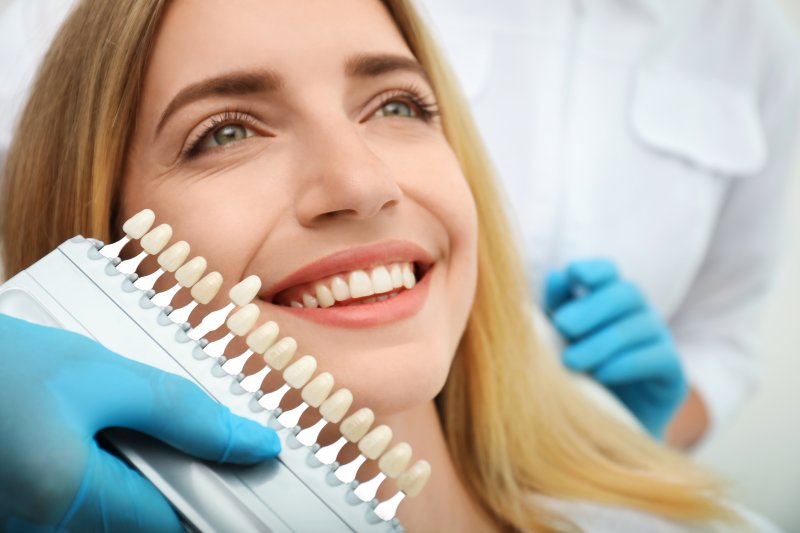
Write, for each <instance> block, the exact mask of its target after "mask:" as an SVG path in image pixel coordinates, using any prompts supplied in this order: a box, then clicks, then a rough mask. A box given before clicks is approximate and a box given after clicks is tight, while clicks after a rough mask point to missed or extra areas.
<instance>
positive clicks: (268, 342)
mask: <svg viewBox="0 0 800 533" xmlns="http://www.w3.org/2000/svg"><path fill="white" fill-rule="evenodd" d="M251 305H255V304H251ZM279 332H280V329H279V328H278V324H276V323H275V322H273V321H271V320H270V321H269V322H265V323H264V324H261V325H260V326H258V327H257V328H256V329H254V330H253V331H252V332H251V333H250V335H248V336H247V339H246V340H245V342H247V347H248V348H250V349H251V350H253V352H255V353H260V354H263V353H264V352H266V351H267V349H268V348H269V347H270V346H272V343H274V342H275V339H277V338H278V333H279Z"/></svg>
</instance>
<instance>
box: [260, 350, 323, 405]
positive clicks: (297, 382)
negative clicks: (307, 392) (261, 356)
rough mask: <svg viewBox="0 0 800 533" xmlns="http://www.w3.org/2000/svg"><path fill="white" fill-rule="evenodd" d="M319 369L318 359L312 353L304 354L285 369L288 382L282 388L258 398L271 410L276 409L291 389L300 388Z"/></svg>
mask: <svg viewBox="0 0 800 533" xmlns="http://www.w3.org/2000/svg"><path fill="white" fill-rule="evenodd" d="M316 370H317V360H316V359H314V357H313V356H311V355H304V356H303V357H301V358H300V359H298V360H297V361H295V362H294V363H292V364H291V365H289V366H288V367H286V370H284V371H283V380H284V381H285V382H286V383H285V384H284V385H283V386H282V387H281V388H279V389H278V390H276V391H273V392H270V393H269V394H265V395H263V396H262V397H261V398H259V399H258V403H259V405H261V407H263V408H264V409H267V410H269V411H275V410H276V409H277V408H278V407H279V406H280V404H281V400H283V397H284V396H285V395H286V393H287V392H289V390H290V389H299V388H301V387H302V386H303V385H305V384H306V383H308V380H309V379H311V376H312V375H313V374H314V371H316Z"/></svg>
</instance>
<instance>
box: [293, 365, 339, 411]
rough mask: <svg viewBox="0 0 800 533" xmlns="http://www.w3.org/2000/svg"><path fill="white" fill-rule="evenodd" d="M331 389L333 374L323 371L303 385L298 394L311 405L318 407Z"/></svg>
mask: <svg viewBox="0 0 800 533" xmlns="http://www.w3.org/2000/svg"><path fill="white" fill-rule="evenodd" d="M332 390H333V376H332V375H331V374H330V373H328V372H323V373H322V374H320V375H319V376H317V377H315V378H314V379H312V380H311V381H310V382H309V383H308V385H306V386H305V387H303V391H302V392H301V393H300V396H301V397H302V398H303V401H304V402H306V403H307V404H308V405H310V406H311V407H319V406H320V404H321V403H322V402H324V401H325V399H326V398H327V397H328V395H330V393H331V391H332Z"/></svg>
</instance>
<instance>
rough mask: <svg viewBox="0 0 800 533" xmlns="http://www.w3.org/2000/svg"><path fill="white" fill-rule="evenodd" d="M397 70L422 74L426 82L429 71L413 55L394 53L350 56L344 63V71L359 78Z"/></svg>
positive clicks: (372, 76)
mask: <svg viewBox="0 0 800 533" xmlns="http://www.w3.org/2000/svg"><path fill="white" fill-rule="evenodd" d="M397 70H406V71H410V72H413V73H414V74H418V75H419V76H422V77H423V78H424V79H425V81H426V82H430V80H429V79H428V73H427V72H425V69H424V68H422V65H420V64H419V62H418V61H417V60H416V59H414V58H413V57H406V56H401V55H394V54H359V55H355V56H352V57H350V58H349V59H348V60H347V61H346V62H345V64H344V73H345V74H346V75H347V76H351V77H357V78H374V77H377V76H380V75H382V74H388V73H389V72H394V71H397Z"/></svg>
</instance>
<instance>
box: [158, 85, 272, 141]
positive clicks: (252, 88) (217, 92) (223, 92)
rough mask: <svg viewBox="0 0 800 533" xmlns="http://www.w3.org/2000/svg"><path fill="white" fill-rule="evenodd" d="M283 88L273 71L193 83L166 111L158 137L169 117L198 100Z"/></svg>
mask: <svg viewBox="0 0 800 533" xmlns="http://www.w3.org/2000/svg"><path fill="white" fill-rule="evenodd" d="M282 86H283V80H282V79H281V78H280V76H278V74H277V73H275V72H274V71H272V70H255V71H253V70H248V71H240V72H231V73H228V74H223V75H221V76H216V77H213V78H208V79H205V80H202V81H199V82H197V83H193V84H192V85H189V86H188V87H184V88H183V89H181V91H180V92H179V93H178V94H177V95H175V98H173V99H172V101H171V102H170V103H169V105H168V106H167V107H166V109H164V112H163V113H162V114H161V118H160V119H159V121H158V126H156V135H158V134H159V133H160V132H161V130H162V128H163V127H164V124H166V122H167V120H168V119H169V117H171V116H172V115H174V114H175V113H176V112H177V111H178V110H179V109H180V108H182V107H185V106H187V105H189V104H191V103H192V102H196V101H197V100H202V99H203V98H208V97H210V96H242V95H247V94H253V93H268V92H272V91H276V90H278V89H280V88H281V87H282Z"/></svg>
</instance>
